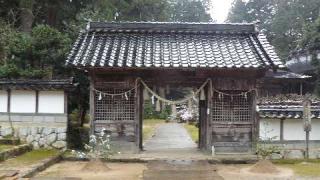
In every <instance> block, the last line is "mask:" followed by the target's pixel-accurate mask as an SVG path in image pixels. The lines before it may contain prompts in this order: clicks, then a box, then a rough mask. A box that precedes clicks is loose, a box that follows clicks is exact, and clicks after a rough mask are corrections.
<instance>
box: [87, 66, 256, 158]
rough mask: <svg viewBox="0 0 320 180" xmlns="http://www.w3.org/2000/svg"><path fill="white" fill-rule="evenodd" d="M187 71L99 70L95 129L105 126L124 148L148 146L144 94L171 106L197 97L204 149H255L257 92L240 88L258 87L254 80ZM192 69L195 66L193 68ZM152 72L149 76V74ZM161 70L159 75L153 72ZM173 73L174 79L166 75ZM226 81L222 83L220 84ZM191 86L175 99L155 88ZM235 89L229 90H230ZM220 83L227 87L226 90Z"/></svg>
mask: <svg viewBox="0 0 320 180" xmlns="http://www.w3.org/2000/svg"><path fill="white" fill-rule="evenodd" d="M184 73H186V72H184V71H175V72H167V73H166V74H163V72H159V71H157V72H154V71H151V72H149V73H146V72H144V73H140V75H141V77H137V76H136V73H130V75H129V74H127V73H125V74H122V75H117V76H116V77H117V78H116V79H113V78H107V77H114V75H113V76H110V75H106V74H105V73H102V74H100V73H95V74H94V75H93V76H92V77H94V79H92V84H91V88H90V89H91V103H92V105H91V106H90V107H91V108H92V109H91V113H92V117H94V118H93V119H94V120H93V121H91V127H92V133H97V132H100V131H101V130H102V129H105V130H106V131H107V132H108V133H110V135H111V137H112V140H113V141H114V142H116V144H117V145H119V148H120V149H121V150H122V151H123V150H124V149H125V150H132V151H136V152H137V151H139V150H142V149H143V134H142V131H143V129H142V127H143V114H144V113H143V109H144V107H143V104H144V96H146V94H147V96H149V98H151V99H153V101H156V102H157V101H159V102H161V103H165V104H167V105H172V104H175V105H178V104H183V103H187V102H188V101H190V100H197V101H198V114H199V119H198V122H199V142H198V147H199V148H200V149H201V150H207V151H210V150H212V149H213V148H214V149H215V151H216V152H217V153H219V152H246V153H248V152H251V151H252V141H253V138H254V136H255V133H256V132H257V129H256V123H257V122H256V120H255V111H254V109H255V108H254V107H255V91H254V89H253V88H252V89H240V88H241V87H240V86H239V83H240V84H246V85H247V86H245V87H249V88H250V87H253V85H254V84H250V81H247V80H243V79H242V80H241V79H238V81H237V82H236V81H234V80H231V79H228V78H224V79H219V78H215V79H212V78H205V77H212V76H205V77H201V76H199V75H196V76H194V75H187V76H181V74H184ZM188 73H190V71H188ZM146 74H149V75H146ZM155 74H158V76H154V75H155ZM167 77H170V78H167ZM221 83H223V85H222V84H221ZM175 86H183V87H191V88H192V89H194V90H193V91H192V92H193V93H191V94H190V95H186V97H184V98H182V99H177V100H172V99H166V97H163V96H160V95H159V93H157V91H155V90H154V89H156V88H155V87H175ZM231 86H232V87H233V90H224V89H231ZM215 87H220V88H221V87H222V88H221V90H218V89H216V88H215Z"/></svg>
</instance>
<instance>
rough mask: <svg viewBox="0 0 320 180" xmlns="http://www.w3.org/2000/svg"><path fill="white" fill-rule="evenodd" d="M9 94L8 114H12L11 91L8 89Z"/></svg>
mask: <svg viewBox="0 0 320 180" xmlns="http://www.w3.org/2000/svg"><path fill="white" fill-rule="evenodd" d="M7 93H8V101H7V112H8V113H10V112H11V107H10V106H11V90H10V89H8V90H7Z"/></svg>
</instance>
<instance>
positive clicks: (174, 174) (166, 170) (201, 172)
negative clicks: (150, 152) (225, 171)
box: [143, 160, 223, 180]
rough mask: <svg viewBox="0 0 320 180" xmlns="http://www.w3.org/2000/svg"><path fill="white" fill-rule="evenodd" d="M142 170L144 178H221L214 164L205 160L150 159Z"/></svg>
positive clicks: (209, 179)
mask: <svg viewBox="0 0 320 180" xmlns="http://www.w3.org/2000/svg"><path fill="white" fill-rule="evenodd" d="M147 167H148V169H146V170H144V172H143V179H144V180H162V179H166V180H194V179H197V180H213V179H214V180H222V179H223V178H222V177H221V176H219V175H218V173H217V169H216V166H215V165H211V164H209V163H208V162H207V161H193V160H166V161H152V162H149V163H148V164H147Z"/></svg>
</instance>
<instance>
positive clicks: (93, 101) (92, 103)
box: [89, 78, 95, 134]
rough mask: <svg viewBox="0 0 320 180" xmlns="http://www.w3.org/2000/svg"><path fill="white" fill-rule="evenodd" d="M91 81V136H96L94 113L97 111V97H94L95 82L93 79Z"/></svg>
mask: <svg viewBox="0 0 320 180" xmlns="http://www.w3.org/2000/svg"><path fill="white" fill-rule="evenodd" d="M89 80H90V95H89V107H90V110H89V113H90V134H94V131H95V125H94V111H95V95H94V91H93V88H94V82H93V80H92V78H89Z"/></svg>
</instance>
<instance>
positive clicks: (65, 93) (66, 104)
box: [64, 91, 68, 114]
mask: <svg viewBox="0 0 320 180" xmlns="http://www.w3.org/2000/svg"><path fill="white" fill-rule="evenodd" d="M64 113H65V114H68V93H67V92H66V91H64Z"/></svg>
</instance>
